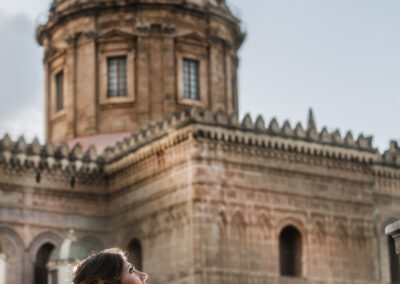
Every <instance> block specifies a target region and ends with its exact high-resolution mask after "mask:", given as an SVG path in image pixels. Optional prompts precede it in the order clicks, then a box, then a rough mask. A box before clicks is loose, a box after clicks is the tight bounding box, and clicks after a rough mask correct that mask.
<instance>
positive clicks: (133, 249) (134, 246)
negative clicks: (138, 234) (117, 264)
mask: <svg viewBox="0 0 400 284" xmlns="http://www.w3.org/2000/svg"><path fill="white" fill-rule="evenodd" d="M128 260H129V262H130V263H132V264H133V265H134V266H135V268H136V269H137V270H140V271H141V270H143V263H142V261H143V260H142V245H141V244H140V241H139V240H137V239H133V240H131V241H130V242H129V244H128Z"/></svg>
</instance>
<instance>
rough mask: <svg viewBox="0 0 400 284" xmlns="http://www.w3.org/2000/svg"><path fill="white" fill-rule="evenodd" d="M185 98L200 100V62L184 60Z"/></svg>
mask: <svg viewBox="0 0 400 284" xmlns="http://www.w3.org/2000/svg"><path fill="white" fill-rule="evenodd" d="M183 97H184V98H185V99H191V100H199V99H200V96H199V61H197V60H192V59H187V58H185V59H183Z"/></svg>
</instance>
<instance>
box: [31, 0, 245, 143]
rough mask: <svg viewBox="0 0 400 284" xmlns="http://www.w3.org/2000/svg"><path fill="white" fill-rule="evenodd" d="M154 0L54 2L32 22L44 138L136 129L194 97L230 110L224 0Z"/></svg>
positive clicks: (233, 39) (232, 77) (233, 32)
mask: <svg viewBox="0 0 400 284" xmlns="http://www.w3.org/2000/svg"><path fill="white" fill-rule="evenodd" d="M159 2H160V3H158V2H157V1H155V2H154V1H152V4H151V5H150V2H148V1H139V2H138V1H134V2H130V1H128V2H127V1H124V2H123V3H125V4H123V3H122V2H121V3H119V2H118V1H80V2H79V3H77V2H76V1H73V2H71V1H69V0H64V1H59V2H55V3H53V8H52V12H51V14H50V17H49V21H48V23H47V24H45V25H43V26H40V27H39V28H38V30H37V39H38V42H39V43H40V44H41V45H43V46H44V49H45V58H44V63H45V71H46V86H47V88H46V93H47V94H46V111H47V114H46V139H47V140H50V141H52V142H54V143H61V142H62V141H66V140H70V139H75V138H77V137H86V136H92V135H97V134H101V133H122V132H136V131H138V130H139V129H140V128H141V127H142V126H144V125H148V124H149V123H154V122H157V121H161V120H162V119H163V118H164V117H166V116H168V115H171V114H172V113H174V112H177V111H178V112H179V111H182V110H185V109H187V108H190V107H193V106H199V107H209V108H210V109H211V110H213V111H217V110H219V109H220V110H223V111H224V112H226V113H227V114H234V113H236V114H237V112H238V100H237V79H236V78H237V68H238V64H237V50H238V48H239V47H240V45H241V43H242V41H243V38H244V36H243V33H242V32H241V30H240V25H239V21H238V20H237V19H236V18H234V17H233V16H232V14H231V13H230V12H229V9H225V8H224V7H225V6H226V5H225V4H224V3H223V2H224V1H211V2H212V3H211V2H210V1H209V2H207V1H183V2H182V1H159ZM161 2H162V3H161ZM206 2H207V3H206ZM78 4H79V5H78ZM118 5H120V6H118ZM121 5H122V6H121ZM123 5H127V6H126V7H125V8H126V9H125V8H123ZM117 6H118V7H119V8H118V7H117ZM220 6H221V7H220ZM218 7H220V8H218ZM210 9H217V10H218V13H219V14H217V13H216V12H210ZM221 15H223V17H222V16H221ZM56 130H57V131H56Z"/></svg>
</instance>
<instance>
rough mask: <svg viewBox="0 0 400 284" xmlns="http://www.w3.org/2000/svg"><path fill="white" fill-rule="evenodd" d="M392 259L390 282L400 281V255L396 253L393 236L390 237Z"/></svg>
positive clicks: (389, 244)
mask: <svg viewBox="0 0 400 284" xmlns="http://www.w3.org/2000/svg"><path fill="white" fill-rule="evenodd" d="M388 246H389V260H390V283H396V284H397V283H400V257H399V256H398V255H397V254H396V250H395V242H394V239H393V237H392V236H389V237H388Z"/></svg>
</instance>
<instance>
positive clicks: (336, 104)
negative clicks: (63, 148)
mask: <svg viewBox="0 0 400 284" xmlns="http://www.w3.org/2000/svg"><path fill="white" fill-rule="evenodd" d="M230 2H231V3H232V6H234V7H233V10H234V11H235V13H236V14H238V15H240V17H241V18H242V20H243V25H244V27H245V29H246V31H247V39H246V42H245V43H244V45H243V48H242V49H241V51H240V56H241V62H240V74H239V76H240V114H241V116H244V114H245V113H247V112H249V113H251V114H252V116H253V117H255V116H256V115H258V114H262V115H263V116H264V119H265V121H267V122H269V120H270V119H271V118H272V117H277V118H278V121H279V122H280V123H281V124H282V123H283V121H284V120H286V119H289V121H290V122H291V124H292V125H294V124H295V123H297V122H298V121H300V122H303V124H304V123H305V121H306V115H307V110H308V108H309V107H312V108H313V109H314V113H315V116H316V118H317V126H318V127H319V128H322V127H323V126H327V127H328V129H329V130H334V129H336V128H338V129H340V130H341V132H342V133H343V132H345V131H347V130H352V131H353V134H355V135H358V134H360V133H364V134H365V135H373V136H374V138H375V139H374V144H375V146H376V147H379V148H380V149H381V150H382V149H386V148H387V145H388V142H389V140H391V139H395V140H399V139H400V126H399V125H400V123H399V122H400V52H399V51H400V36H399V35H400V34H399V33H400V17H399V16H398V15H399V14H400V1H398V0H351V1H349V0H231V1H230ZM48 6H49V0H2V1H0V38H1V44H0V136H2V135H4V133H5V132H8V133H10V134H11V135H12V137H13V138H17V137H18V136H19V135H21V134H24V136H25V137H27V140H28V141H30V140H31V139H32V137H34V136H38V137H39V138H41V140H42V141H43V136H44V135H43V133H44V111H43V105H44V101H43V99H44V95H43V94H44V88H43V86H44V78H43V67H42V50H41V48H40V47H38V46H37V44H36V41H35V38H34V32H35V26H36V25H37V24H38V23H40V22H43V21H44V20H45V19H46V11H47V10H48Z"/></svg>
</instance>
